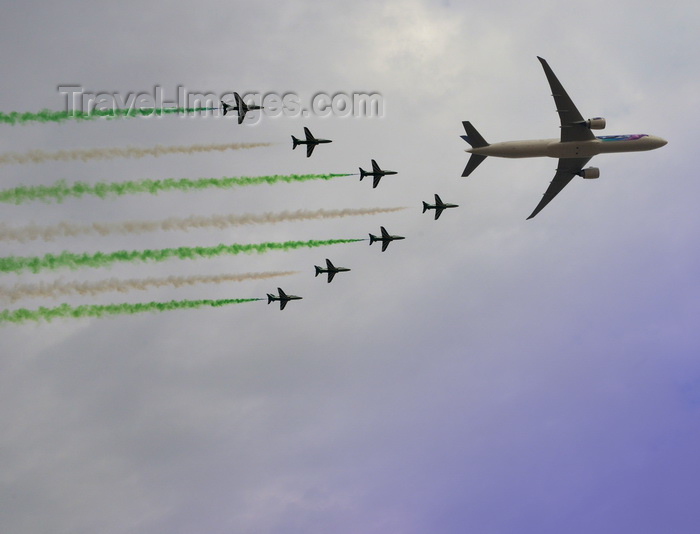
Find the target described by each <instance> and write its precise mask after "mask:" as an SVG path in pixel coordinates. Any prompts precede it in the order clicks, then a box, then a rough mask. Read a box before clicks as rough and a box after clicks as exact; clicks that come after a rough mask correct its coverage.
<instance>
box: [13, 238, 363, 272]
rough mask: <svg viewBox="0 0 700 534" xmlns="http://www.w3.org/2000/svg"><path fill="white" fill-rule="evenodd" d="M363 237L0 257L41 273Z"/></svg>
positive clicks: (310, 245) (17, 267)
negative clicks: (61, 269)
mask: <svg viewBox="0 0 700 534" xmlns="http://www.w3.org/2000/svg"><path fill="white" fill-rule="evenodd" d="M357 241H364V239H328V240H325V241H319V240H310V241H283V242H266V243H252V244H247V245H244V244H239V243H233V244H231V245H224V244H221V245H217V246H214V247H178V248H163V249H145V250H130V251H127V250H119V251H117V252H95V253H94V254H88V253H85V254H76V253H73V252H61V253H60V254H45V255H44V256H6V257H3V258H0V272H3V273H12V272H22V271H31V272H32V273H38V272H39V271H43V270H52V271H53V270H56V269H60V268H64V267H65V268H68V269H79V268H81V267H106V266H108V265H111V264H113V263H117V262H132V263H133V262H140V261H144V262H145V261H153V262H160V261H165V260H167V259H170V258H178V259H181V260H184V259H196V258H213V257H215V256H222V255H224V254H228V255H236V254H242V253H245V254H250V253H252V252H257V253H258V254H262V253H264V252H268V251H271V250H284V251H286V250H294V249H298V248H314V247H323V246H326V245H336V244H340V243H354V242H357Z"/></svg>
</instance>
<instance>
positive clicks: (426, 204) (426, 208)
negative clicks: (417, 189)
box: [423, 201, 429, 213]
mask: <svg viewBox="0 0 700 534" xmlns="http://www.w3.org/2000/svg"><path fill="white" fill-rule="evenodd" d="M428 209H429V208H428V203H427V202H425V201H423V213H425V212H426V211H427V210H428Z"/></svg>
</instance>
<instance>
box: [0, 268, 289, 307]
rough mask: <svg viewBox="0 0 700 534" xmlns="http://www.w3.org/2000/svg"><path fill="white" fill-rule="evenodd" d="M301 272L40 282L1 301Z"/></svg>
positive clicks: (5, 292) (8, 291) (5, 291)
mask: <svg viewBox="0 0 700 534" xmlns="http://www.w3.org/2000/svg"><path fill="white" fill-rule="evenodd" d="M298 272H299V271H277V272H274V271H273V272H266V273H242V274H219V275H195V276H168V277H166V278H135V279H130V280H118V279H116V278H110V279H109V280H101V281H99V282H65V283H63V282H60V281H56V282H51V283H46V282H40V283H38V284H15V285H14V286H12V287H0V299H3V300H5V301H7V302H15V301H17V300H19V299H21V298H37V297H39V298H57V297H62V296H69V295H82V296H94V295H98V294H100V293H106V292H109V291H115V292H120V293H126V292H128V291H132V290H139V291H145V290H147V289H150V288H153V287H184V286H192V285H195V284H222V283H225V282H243V281H245V280H266V279H268V278H274V277H276V276H289V275H292V274H298Z"/></svg>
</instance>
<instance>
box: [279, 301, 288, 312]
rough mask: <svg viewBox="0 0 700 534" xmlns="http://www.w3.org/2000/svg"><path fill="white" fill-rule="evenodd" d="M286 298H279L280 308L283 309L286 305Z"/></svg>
mask: <svg viewBox="0 0 700 534" xmlns="http://www.w3.org/2000/svg"><path fill="white" fill-rule="evenodd" d="M287 302H289V301H288V300H280V310H283V309H284V307H285V306H286V305H287Z"/></svg>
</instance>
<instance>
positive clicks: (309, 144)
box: [292, 126, 333, 158]
mask: <svg viewBox="0 0 700 534" xmlns="http://www.w3.org/2000/svg"><path fill="white" fill-rule="evenodd" d="M304 135H305V136H306V141H302V140H301V139H297V138H296V137H294V136H292V150H294V149H295V148H296V147H298V146H299V145H306V157H307V158H310V157H311V154H312V153H313V151H314V148H316V145H320V144H322V143H332V142H333V141H332V140H330V139H317V138H316V137H314V136H313V134H312V133H311V132H310V131H309V129H308V128H307V127H306V126H304Z"/></svg>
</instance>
